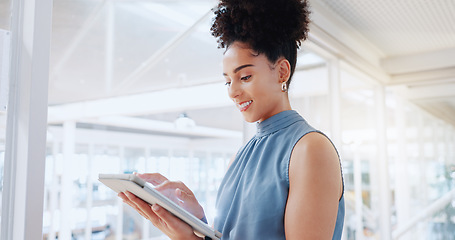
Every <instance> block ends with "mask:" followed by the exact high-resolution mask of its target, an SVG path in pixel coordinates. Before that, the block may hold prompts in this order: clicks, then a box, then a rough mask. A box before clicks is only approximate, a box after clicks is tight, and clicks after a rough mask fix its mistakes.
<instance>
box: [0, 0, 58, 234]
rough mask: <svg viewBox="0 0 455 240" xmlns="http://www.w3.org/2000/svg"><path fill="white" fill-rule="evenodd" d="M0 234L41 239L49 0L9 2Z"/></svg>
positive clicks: (50, 20) (49, 25)
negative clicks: (7, 73)
mask: <svg viewBox="0 0 455 240" xmlns="http://www.w3.org/2000/svg"><path fill="white" fill-rule="evenodd" d="M11 3H12V19H11V20H12V21H11V23H12V25H11V26H12V27H11V30H12V39H11V71H10V84H9V103H8V109H7V115H8V116H7V118H8V120H7V127H6V131H7V132H6V144H5V145H6V148H5V160H4V161H5V164H4V174H3V176H4V178H3V194H2V216H1V224H2V225H1V236H0V238H1V239H42V227H43V199H44V171H45V156H46V126H47V86H48V78H49V52H50V35H51V22H52V1H51V0H41V1H36V0H27V1H26V0H16V1H12V2H11Z"/></svg>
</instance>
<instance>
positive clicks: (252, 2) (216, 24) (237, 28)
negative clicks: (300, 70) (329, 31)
mask: <svg viewBox="0 0 455 240" xmlns="http://www.w3.org/2000/svg"><path fill="white" fill-rule="evenodd" d="M213 11H214V13H215V17H214V18H213V23H212V27H211V29H210V30H211V32H212V35H213V36H214V37H215V38H217V42H218V47H219V48H228V47H229V46H230V45H231V44H232V43H233V42H235V41H240V42H244V43H247V44H248V45H249V46H250V47H251V48H252V49H253V50H254V51H256V52H257V53H258V54H261V53H263V54H265V56H266V57H267V59H268V60H269V61H270V62H272V63H275V62H276V61H277V60H278V59H279V58H280V57H284V58H286V59H287V60H288V61H289V63H290V65H291V76H290V78H289V80H288V83H287V84H288V85H289V83H290V81H291V78H292V75H293V73H294V70H295V65H296V61H297V49H298V48H299V47H300V45H301V41H303V40H305V39H306V38H307V36H308V28H309V26H308V25H309V23H310V17H309V15H310V11H309V6H308V3H307V0H220V2H219V4H218V6H217V7H216V8H214V9H213Z"/></svg>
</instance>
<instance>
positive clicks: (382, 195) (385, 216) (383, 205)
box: [375, 86, 392, 239]
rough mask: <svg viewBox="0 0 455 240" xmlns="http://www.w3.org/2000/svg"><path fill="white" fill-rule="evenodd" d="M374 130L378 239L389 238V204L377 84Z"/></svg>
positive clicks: (382, 93) (382, 106)
mask: <svg viewBox="0 0 455 240" xmlns="http://www.w3.org/2000/svg"><path fill="white" fill-rule="evenodd" d="M375 95H376V110H377V112H376V114H377V116H376V117H377V122H376V131H377V143H378V145H377V159H376V160H377V166H378V173H379V182H378V184H379V213H380V215H379V226H380V239H391V238H392V233H391V222H390V218H391V204H390V195H391V194H390V184H389V163H388V156H387V126H386V116H385V114H386V104H385V88H384V86H378V87H377V89H376V94H375Z"/></svg>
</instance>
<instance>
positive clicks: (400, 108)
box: [395, 96, 411, 240]
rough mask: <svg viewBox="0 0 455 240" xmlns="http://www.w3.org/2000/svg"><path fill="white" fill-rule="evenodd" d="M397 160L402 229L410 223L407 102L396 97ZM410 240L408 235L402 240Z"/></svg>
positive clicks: (398, 204) (399, 213)
mask: <svg viewBox="0 0 455 240" xmlns="http://www.w3.org/2000/svg"><path fill="white" fill-rule="evenodd" d="M396 102H397V106H396V111H395V116H396V125H395V129H396V158H395V204H396V211H397V225H398V227H400V226H401V225H403V224H406V222H407V221H409V218H410V217H411V216H410V208H409V203H410V201H411V199H410V193H409V183H408V156H407V153H406V142H407V141H406V140H407V139H406V130H407V126H406V106H405V100H404V99H402V98H401V97H399V96H397V97H396ZM405 239H408V237H407V236H406V235H404V236H402V237H401V238H400V240H405Z"/></svg>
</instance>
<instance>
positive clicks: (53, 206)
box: [47, 140, 59, 239]
mask: <svg viewBox="0 0 455 240" xmlns="http://www.w3.org/2000/svg"><path fill="white" fill-rule="evenodd" d="M58 154H59V142H57V141H55V140H54V142H53V143H52V165H53V166H52V183H51V188H50V189H49V215H50V218H51V225H50V228H49V235H48V236H49V237H48V239H55V235H56V234H55V232H56V230H57V228H56V227H55V225H56V224H57V223H56V222H57V221H56V216H57V214H56V210H57V206H58V189H59V188H58V175H57V161H58V158H57V156H58ZM47 174H49V173H47Z"/></svg>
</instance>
